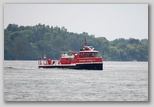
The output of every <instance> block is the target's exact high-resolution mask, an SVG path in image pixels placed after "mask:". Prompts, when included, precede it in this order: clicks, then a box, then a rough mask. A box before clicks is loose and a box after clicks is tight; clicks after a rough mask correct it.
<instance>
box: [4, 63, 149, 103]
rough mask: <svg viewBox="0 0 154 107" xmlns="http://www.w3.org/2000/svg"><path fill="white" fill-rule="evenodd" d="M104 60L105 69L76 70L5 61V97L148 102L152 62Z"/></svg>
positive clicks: (28, 99) (27, 99)
mask: <svg viewBox="0 0 154 107" xmlns="http://www.w3.org/2000/svg"><path fill="white" fill-rule="evenodd" d="M103 63H104V70H72V69H38V68H37V61H4V73H3V74H4V100H5V101H148V62H105V61H104V62H103Z"/></svg>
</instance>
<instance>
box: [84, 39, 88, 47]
mask: <svg viewBox="0 0 154 107" xmlns="http://www.w3.org/2000/svg"><path fill="white" fill-rule="evenodd" d="M86 45H87V42H86V38H85V39H84V46H86Z"/></svg>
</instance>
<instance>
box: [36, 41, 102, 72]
mask: <svg viewBox="0 0 154 107" xmlns="http://www.w3.org/2000/svg"><path fill="white" fill-rule="evenodd" d="M97 54H98V51H97V50H94V48H93V47H92V46H86V40H84V47H83V49H80V51H79V53H78V54H76V53H74V52H68V53H67V54H66V53H63V54H62V55H61V57H60V59H59V60H51V59H50V58H46V56H44V59H46V60H45V61H42V60H41V59H40V60H39V61H38V67H39V68H68V69H88V70H103V58H102V57H97Z"/></svg>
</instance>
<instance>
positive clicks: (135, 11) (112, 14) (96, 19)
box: [4, 4, 148, 40]
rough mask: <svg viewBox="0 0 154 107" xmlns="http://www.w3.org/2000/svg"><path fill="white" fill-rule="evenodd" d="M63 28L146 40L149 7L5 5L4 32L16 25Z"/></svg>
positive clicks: (120, 5) (99, 35) (125, 5)
mask: <svg viewBox="0 0 154 107" xmlns="http://www.w3.org/2000/svg"><path fill="white" fill-rule="evenodd" d="M39 23H41V24H45V25H49V26H54V27H55V26H58V27H62V26H64V27H65V28H66V29H67V31H69V32H74V33H83V32H87V33H88V34H89V35H95V37H105V38H106V39H108V40H114V39H118V38H125V39H129V38H136V39H140V40H141V39H145V38H146V39H148V4H5V5H4V29H5V28H6V27H7V26H8V24H18V25H19V26H21V25H23V26H35V25H37V24H39Z"/></svg>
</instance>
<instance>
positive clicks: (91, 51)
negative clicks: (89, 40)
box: [80, 50, 99, 52]
mask: <svg viewBox="0 0 154 107" xmlns="http://www.w3.org/2000/svg"><path fill="white" fill-rule="evenodd" d="M80 52H99V51H96V50H86V51H80Z"/></svg>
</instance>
